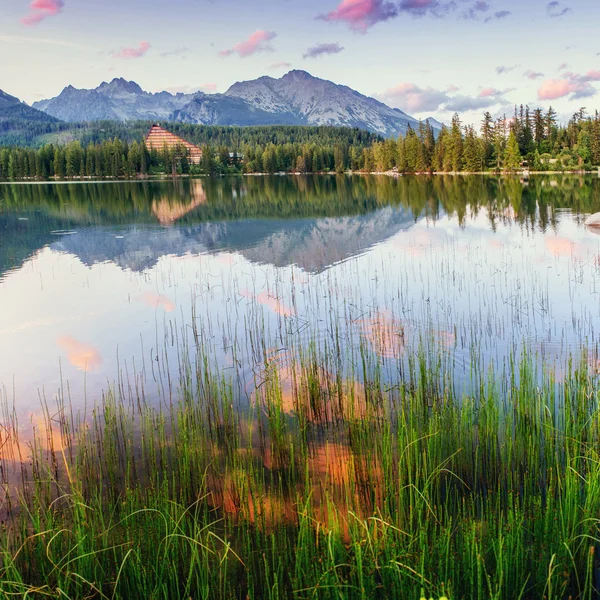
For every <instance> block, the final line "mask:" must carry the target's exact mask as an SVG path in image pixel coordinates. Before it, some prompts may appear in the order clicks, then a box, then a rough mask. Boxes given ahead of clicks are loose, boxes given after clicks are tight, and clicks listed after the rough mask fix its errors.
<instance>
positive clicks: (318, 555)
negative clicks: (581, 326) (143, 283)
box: [0, 311, 600, 600]
mask: <svg viewBox="0 0 600 600" xmlns="http://www.w3.org/2000/svg"><path fill="white" fill-rule="evenodd" d="M251 315H253V317H252V318H251V320H250V321H249V322H248V323H247V332H248V340H244V342H243V343H244V344H246V343H247V344H248V345H249V346H250V348H251V350H250V351H251V352H252V353H253V355H254V356H256V357H258V361H259V362H260V364H261V366H260V369H258V370H257V371H256V373H255V378H254V383H253V385H252V386H251V389H250V394H249V401H248V402H243V401H242V400H241V399H240V397H239V395H238V394H237V393H236V392H235V384H234V380H233V378H232V377H231V376H224V375H223V374H222V373H223V372H219V370H218V368H216V367H214V366H212V365H214V362H215V361H214V357H213V356H212V355H211V353H210V352H209V351H208V350H207V348H208V347H209V346H208V343H207V341H206V339H205V335H206V333H205V332H203V331H201V330H197V329H195V328H194V330H193V335H192V339H193V342H194V343H188V342H186V341H182V339H184V338H183V337H178V336H175V338H174V341H172V343H176V344H179V365H178V367H179V380H178V381H176V382H172V381H171V382H169V384H168V385H166V387H165V392H164V394H163V397H162V400H161V402H160V404H159V405H158V406H157V405H153V404H151V403H150V402H149V401H147V400H146V398H145V396H144V391H143V389H138V388H137V387H136V384H135V382H120V383H119V384H118V385H115V387H114V388H113V389H111V390H108V391H107V392H106V393H105V394H104V396H103V397H102V399H101V400H100V401H98V402H97V404H96V406H95V408H94V410H93V413H92V414H91V416H90V414H89V412H88V418H87V419H85V420H84V419H83V418H81V417H80V416H79V415H78V414H75V413H73V412H72V411H71V409H70V403H69V401H68V399H65V398H63V397H61V398H59V401H58V405H57V406H56V407H54V406H52V407H49V406H47V405H45V413H44V415H45V417H44V426H43V427H40V426H39V425H38V427H37V430H36V434H35V435H33V434H32V435H31V436H29V437H28V438H27V440H25V439H23V440H17V437H18V435H19V434H18V431H19V426H18V424H17V423H16V422H15V416H14V414H15V413H14V411H12V409H11V407H9V406H5V407H4V412H3V415H2V422H3V425H4V427H3V429H2V433H1V436H2V437H1V442H2V452H3V454H2V459H3V463H2V477H3V484H4V486H3V489H4V509H5V511H4V512H5V513H6V514H5V517H4V520H3V522H2V528H3V529H2V534H1V535H0V596H2V597H6V598H31V599H37V598H40V599H41V598H56V599H59V598H60V599H65V598H69V599H72V600H75V599H80V598H102V599H110V600H113V599H117V598H123V599H131V598H144V599H164V600H167V599H169V600H172V599H177V598H181V599H189V598H193V599H200V598H202V599H207V600H208V599H210V600H214V599H239V600H245V599H247V598H250V599H257V600H258V599H263V598H266V599H271V600H276V599H283V598H297V599H312V598H315V599H317V598H318V599H327V600H334V599H335V600H342V599H357V600H359V599H360V600H367V599H368V600H371V599H379V598H381V599H383V598H402V599H404V598H406V599H411V598H414V599H415V600H418V599H420V598H422V597H427V598H429V597H434V598H441V597H447V598H450V600H452V599H460V598H465V599H467V598H469V599H490V600H491V599H498V600H500V599H506V598H521V599H530V598H531V599H533V598H536V599H537V598H539V599H542V598H544V599H547V600H554V599H556V600H563V599H566V598H573V599H582V600H583V599H585V600H588V599H589V600H591V599H592V598H597V597H598V596H599V593H598V591H597V590H598V586H599V585H600V582H599V581H598V573H597V570H598V561H597V558H596V551H597V550H598V544H599V542H600V535H599V533H600V532H599V526H600V412H599V407H598V386H597V380H596V377H595V376H594V375H593V374H591V373H588V372H587V370H586V368H583V367H582V368H578V369H575V368H574V367H571V368H569V369H567V370H566V374H565V376H564V379H562V380H561V381H556V380H555V379H554V377H553V376H552V374H551V373H546V374H544V375H540V369H539V365H538V364H537V362H536V360H537V359H536V358H535V356H534V355H533V354H532V355H529V354H528V353H527V352H525V353H524V354H523V355H522V356H520V357H515V358H514V359H513V361H512V363H511V365H510V367H509V370H508V372H507V373H506V374H503V375H500V374H496V373H494V372H492V371H489V372H486V373H481V372H479V370H478V369H479V367H478V366H477V365H478V362H477V360H476V359H475V358H474V359H473V364H472V365H471V369H472V373H471V379H472V381H473V382H476V384H477V385H475V386H473V387H472V389H471V391H470V392H469V394H468V395H466V394H461V395H458V392H456V391H454V386H452V385H450V384H449V383H448V381H447V379H446V378H445V377H444V375H443V368H442V366H440V365H443V364H444V363H445V361H447V356H446V354H447V352H446V350H444V349H440V348H436V346H435V344H430V345H428V344H427V343H426V341H424V342H423V343H422V345H421V347H420V349H419V350H418V351H417V352H415V353H414V355H412V356H411V358H410V360H409V365H410V366H409V369H408V370H407V371H405V372H404V374H403V376H402V377H401V376H400V375H398V378H397V381H395V382H394V385H389V383H386V382H385V381H384V378H383V377H382V375H381V357H380V356H378V355H377V354H376V353H375V352H374V351H373V349H372V347H371V346H370V345H369V344H367V343H362V342H361V343H360V351H359V356H358V357H357V358H356V359H352V357H351V356H350V354H349V351H348V350H347V348H348V347H349V344H350V342H351V340H350V339H346V338H345V337H344V338H343V339H342V338H341V337H340V336H341V335H342V334H340V332H339V331H337V330H335V331H334V330H332V331H331V337H327V338H326V339H323V337H319V336H318V335H317V334H316V332H314V331H311V330H310V328H309V330H308V331H306V332H305V333H304V334H303V335H302V339H301V340H300V339H298V335H297V334H296V333H295V332H294V331H293V330H292V329H291V328H289V327H288V326H287V325H288V323H287V320H286V319H285V318H283V317H282V318H281V319H280V328H279V330H278V331H277V332H276V335H277V336H279V338H280V342H281V345H280V346H279V349H278V351H275V352H274V351H270V350H269V348H270V346H269V343H268V342H267V340H268V338H269V335H268V334H267V331H266V326H265V323H264V321H263V319H262V316H261V313H260V311H256V312H253V313H251ZM193 322H194V323H195V322H196V320H195V319H193ZM170 343H171V342H170ZM240 343H241V342H240ZM388 343H400V342H398V341H397V342H393V341H392V342H388ZM234 354H235V350H234ZM349 363H350V366H348V364H349ZM584 364H585V363H584ZM159 371H160V368H159ZM167 371H168V369H167V368H166V367H165V369H164V372H165V373H166V372H167ZM171 371H172V369H171ZM224 372H226V371H224ZM161 385H163V384H161ZM128 388H131V389H134V390H135V392H134V393H130V392H125V390H126V389H128ZM19 456H20V457H21V458H19Z"/></svg>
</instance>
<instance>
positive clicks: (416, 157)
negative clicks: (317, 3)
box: [0, 106, 600, 180]
mask: <svg viewBox="0 0 600 600" xmlns="http://www.w3.org/2000/svg"><path fill="white" fill-rule="evenodd" d="M63 125H64V124H55V125H54V126H55V127H57V128H58V129H57V130H56V131H46V132H41V133H42V134H43V135H41V138H40V137H39V136H38V137H33V138H31V139H30V140H29V141H30V142H31V141H32V140H38V143H39V140H40V139H41V140H43V139H44V136H46V137H48V136H50V137H51V138H52V137H54V138H56V139H55V141H51V142H48V143H42V144H40V145H39V147H25V146H21V145H16V144H15V145H10V146H4V147H0V179H2V180H16V179H39V180H45V179H51V178H57V179H76V178H94V179H96V178H135V177H139V176H146V175H158V174H161V173H166V174H173V175H175V174H190V175H220V174H235V173H278V172H288V173H317V172H338V173H342V172H345V171H359V172H367V173H368V172H386V171H390V170H394V171H398V172H400V173H428V172H485V171H491V172H494V171H496V172H515V171H519V170H522V169H528V170H530V171H561V170H564V171H569V170H577V171H582V170H588V169H592V168H595V167H597V166H599V165H600V115H599V114H598V112H597V111H596V113H595V114H594V115H588V114H587V113H586V111H585V109H581V110H579V111H578V112H577V113H575V114H574V115H573V117H572V118H571V119H570V120H569V122H568V123H567V124H565V125H560V124H558V122H557V115H556V112H555V111H554V110H553V109H552V108H550V109H548V110H547V111H545V112H544V111H542V110H541V109H535V110H533V111H531V110H530V109H529V107H523V106H521V107H520V108H516V109H515V113H514V116H513V117H512V118H510V119H509V118H506V117H502V118H499V119H496V120H494V119H493V118H492V116H491V114H490V113H489V112H486V113H485V114H484V116H483V119H482V122H481V126H480V128H479V130H478V131H477V130H476V129H475V127H473V126H471V125H468V126H465V125H463V124H462V123H461V121H460V118H459V116H458V115H454V117H453V119H452V122H451V124H450V125H449V126H444V127H443V128H442V130H441V131H440V132H438V133H437V134H436V132H434V130H433V129H432V127H431V126H430V125H429V123H427V122H421V123H420V124H419V125H418V127H417V128H409V129H408V131H407V133H406V135H405V136H401V137H399V138H397V139H392V138H390V139H383V138H382V137H380V136H377V135H375V134H372V133H369V132H366V131H362V130H359V129H351V128H340V127H302V126H264V127H221V126H200V125H188V124H177V123H168V124H164V126H165V128H167V129H169V130H170V131H172V132H173V133H174V134H176V135H178V136H180V137H181V138H183V139H185V140H187V141H189V142H191V143H193V144H196V145H198V146H200V147H201V148H202V150H203V157H202V161H201V163H200V164H199V165H194V164H190V162H189V160H188V158H187V155H186V152H185V151H184V150H183V148H172V149H167V148H164V149H163V150H149V149H148V148H146V146H145V144H144V142H143V139H144V135H145V133H146V131H147V130H148V129H149V124H148V123H146V122H137V123H133V124H124V123H113V122H102V123H95V124H80V125H75V126H70V127H71V129H69V130H68V131H64V130H63V129H62V128H63ZM37 126H39V125H36V127H37ZM38 133H39V132H38ZM66 134H68V135H66ZM65 137H66V138H67V139H68V138H69V137H70V138H71V140H72V141H67V142H66V143H64V140H65ZM73 138H77V139H73ZM6 139H7V138H0V143H6ZM8 139H10V138H8ZM61 140H63V143H61Z"/></svg>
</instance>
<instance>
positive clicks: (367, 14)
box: [319, 0, 419, 33]
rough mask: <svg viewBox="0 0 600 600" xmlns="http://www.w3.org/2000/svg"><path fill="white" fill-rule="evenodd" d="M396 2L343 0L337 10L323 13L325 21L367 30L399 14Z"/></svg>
mask: <svg viewBox="0 0 600 600" xmlns="http://www.w3.org/2000/svg"><path fill="white" fill-rule="evenodd" d="M414 1H417V2H418V1H419V0H414ZM398 14H399V9H398V6H397V5H396V4H395V3H394V2H387V1H385V0H342V2H341V3H340V4H339V5H338V6H337V8H336V9H335V10H332V11H331V12H329V13H327V14H325V15H321V16H320V17H319V18H321V19H324V20H325V21H332V22H335V21H338V22H342V23H346V24H347V25H348V26H349V27H350V29H353V30H354V31H360V32H363V33H364V32H366V31H367V29H369V27H372V26H373V25H375V24H376V23H380V22H382V21H387V20H389V19H392V18H393V17H396V16H398Z"/></svg>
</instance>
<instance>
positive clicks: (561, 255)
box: [0, 176, 600, 421]
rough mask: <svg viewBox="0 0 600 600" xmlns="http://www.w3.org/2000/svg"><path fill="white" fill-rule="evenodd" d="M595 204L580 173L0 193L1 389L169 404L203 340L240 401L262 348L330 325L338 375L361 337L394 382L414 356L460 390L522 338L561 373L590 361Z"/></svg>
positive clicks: (598, 258)
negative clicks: (185, 356) (590, 224)
mask: <svg viewBox="0 0 600 600" xmlns="http://www.w3.org/2000/svg"><path fill="white" fill-rule="evenodd" d="M599 210H600V181H599V180H598V178H596V177H591V176H589V177H588V176H586V177H576V176H564V177H536V178H531V179H528V180H525V181H520V180H519V179H517V178H514V179H512V178H503V179H497V178H492V177H485V178H480V177H435V178H427V177H422V178H419V177H401V178H397V179H394V178H388V177H348V176H343V177H269V178H266V177H260V178H250V177H248V178H231V179H227V178H226V179H219V180H182V181H174V182H173V181H166V182H141V183H140V182H131V183H129V182H127V183H113V182H110V183H83V184H31V185H28V184H23V185H3V186H0V236H1V237H0V305H1V306H2V311H1V313H0V335H1V339H2V344H1V345H0V365H2V366H1V367H0V388H1V389H2V395H3V396H4V397H5V399H8V400H9V401H10V402H14V404H15V406H16V408H17V412H18V414H19V416H20V418H21V420H22V421H27V420H28V419H33V420H34V421H35V419H36V418H38V417H37V416H36V415H38V412H39V410H40V399H41V398H42V399H43V398H45V399H46V401H49V402H50V404H51V405H52V404H53V402H54V401H55V400H56V399H57V398H59V397H63V398H64V397H66V396H68V397H69V398H70V402H71V403H72V405H73V406H74V407H75V408H83V407H84V406H85V404H86V403H91V402H93V401H96V400H98V399H99V398H100V397H101V394H102V392H103V391H106V390H107V389H110V388H111V387H114V386H122V387H123V389H124V390H125V388H128V390H129V391H127V392H126V393H127V394H132V393H133V392H132V391H131V390H132V389H133V388H134V387H135V386H138V387H139V386H143V387H144V393H145V396H146V398H147V399H150V400H151V401H155V402H159V401H160V400H161V398H162V399H166V398H167V397H168V398H171V399H172V398H173V397H174V396H176V395H177V387H178V383H177V379H178V374H179V372H180V369H181V347H182V344H184V343H185V345H187V344H189V343H191V344H192V345H195V346H197V345H198V340H199V339H200V340H201V344H202V349H203V352H202V355H203V356H204V357H205V359H206V360H207V361H208V362H209V363H210V364H211V365H213V367H214V368H215V369H216V370H218V371H221V372H222V373H223V375H224V376H225V377H227V378H228V379H229V380H231V381H232V382H233V383H234V388H235V393H236V396H237V397H238V398H240V399H241V400H242V401H244V398H245V399H246V400H248V398H249V397H250V396H251V388H252V386H253V384H254V383H255V380H256V375H257V363H260V362H262V359H263V354H264V352H265V351H266V352H274V353H282V352H283V350H284V349H287V348H289V346H290V344H292V345H293V344H294V343H296V342H297V343H298V345H299V346H302V345H303V344H304V349H306V348H307V347H308V345H309V342H311V343H312V342H314V340H315V339H317V340H320V342H319V345H321V347H320V349H319V351H320V352H324V351H325V349H326V347H327V345H328V344H332V343H334V332H335V337H336V339H338V340H339V339H342V340H343V342H344V344H346V345H347V346H348V347H347V348H346V356H347V362H348V364H347V365H345V367H344V368H349V369H353V371H352V374H353V375H354V376H356V373H355V370H354V366H355V365H356V360H357V357H358V356H359V355H360V348H361V347H362V346H363V345H365V344H366V345H367V346H369V347H370V349H371V350H373V351H374V354H375V356H377V357H378V358H379V363H380V364H379V366H378V368H379V369H380V372H381V376H382V377H383V378H384V379H385V380H387V381H389V382H392V381H394V380H395V379H397V378H398V373H399V372H400V373H402V371H403V369H404V372H406V370H407V369H408V368H409V361H410V357H411V356H415V355H416V354H418V352H419V349H421V350H422V351H424V352H427V348H436V349H438V350H439V349H442V351H443V352H442V355H443V356H444V357H445V360H443V361H442V362H443V364H442V365H441V366H439V367H438V368H439V373H440V376H441V377H448V376H449V375H450V376H451V379H452V381H453V383H454V385H459V386H464V387H465V388H468V387H469V386H470V385H472V384H473V373H472V369H470V364H471V363H472V360H476V362H477V363H478V364H480V369H479V372H480V373H485V372H486V370H488V369H489V368H490V367H493V368H494V369H495V371H496V372H502V371H503V369H505V368H506V366H507V365H508V364H509V362H510V361H511V357H512V359H514V358H515V357H518V355H519V353H520V352H521V351H522V349H523V348H524V347H527V348H528V349H529V350H533V351H534V353H536V354H537V355H539V356H540V357H541V359H543V360H541V361H540V365H542V364H543V365H545V366H546V367H547V368H549V369H553V370H554V371H555V373H556V376H557V378H558V379H560V378H561V377H562V376H563V375H564V371H565V368H566V364H567V360H568V359H569V357H572V358H573V360H574V361H575V362H577V361H581V360H587V361H588V362H589V364H590V366H591V367H592V368H593V369H597V368H598V365H599V364H600V363H599V362H598V347H597V345H598V335H599V332H600V331H599V330H600V302H599V298H600V296H599V294H600V237H598V235H596V232H595V231H594V230H590V229H587V228H586V227H585V225H584V224H583V222H584V220H585V217H586V215H588V214H590V213H593V212H596V211H599ZM257 315H260V316H259V317H257ZM257 318H258V319H259V322H260V327H261V328H263V330H264V331H265V332H266V336H265V338H266V340H267V341H266V342H265V341H263V342H261V343H262V344H263V345H264V346H265V347H264V348H262V350H261V349H257V348H252V347H251V340H252V334H253V332H252V327H255V326H256V322H257ZM251 323H253V325H252V324H251ZM303 332H310V336H311V338H310V340H308V338H306V339H305V338H304V337H303ZM254 333H256V332H254ZM315 335H316V338H315ZM305 342H306V343H305ZM370 368H371V367H370ZM399 369H400V371H399ZM132 382H133V383H132ZM249 390H250V391H249Z"/></svg>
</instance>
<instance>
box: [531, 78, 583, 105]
mask: <svg viewBox="0 0 600 600" xmlns="http://www.w3.org/2000/svg"><path fill="white" fill-rule="evenodd" d="M575 89H576V86H575V84H573V83H571V82H570V81H567V80H566V79H547V80H546V81H544V83H542V85H541V86H540V89H539V90H538V100H556V99H558V98H564V97H565V96H568V95H569V94H572V93H573V92H574V91H575Z"/></svg>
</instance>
